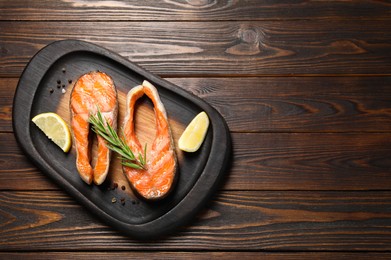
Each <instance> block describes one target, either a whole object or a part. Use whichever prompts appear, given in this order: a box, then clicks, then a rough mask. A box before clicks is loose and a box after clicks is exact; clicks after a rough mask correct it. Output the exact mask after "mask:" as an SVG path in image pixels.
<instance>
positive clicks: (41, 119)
mask: <svg viewBox="0 0 391 260" xmlns="http://www.w3.org/2000/svg"><path fill="white" fill-rule="evenodd" d="M32 121H33V122H34V124H36V125H37V126H38V128H39V129H41V130H42V131H43V132H44V133H45V135H46V136H47V137H48V138H49V139H50V140H52V141H53V142H54V143H55V144H56V145H58V146H59V147H60V148H61V149H62V150H63V151H64V152H68V151H69V150H70V148H71V146H72V138H71V132H70V131H69V127H68V125H67V123H66V122H65V121H64V120H63V119H62V118H61V117H60V116H59V115H57V114H56V113H53V112H48V113H42V114H38V115H36V116H35V117H34V118H33V119H32Z"/></svg>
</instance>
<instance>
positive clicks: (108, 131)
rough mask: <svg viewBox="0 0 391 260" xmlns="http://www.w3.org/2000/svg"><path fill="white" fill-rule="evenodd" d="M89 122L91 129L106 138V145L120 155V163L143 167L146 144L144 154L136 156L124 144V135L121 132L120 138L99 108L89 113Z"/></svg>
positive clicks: (145, 156)
mask: <svg viewBox="0 0 391 260" xmlns="http://www.w3.org/2000/svg"><path fill="white" fill-rule="evenodd" d="M89 122H90V124H91V125H92V131H94V132H95V133H96V134H97V135H100V136H101V137H102V138H103V139H105V140H106V142H107V147H108V148H109V149H110V150H112V151H114V152H116V153H118V154H119V155H121V156H122V165H124V166H127V167H131V168H135V169H145V163H146V160H147V144H145V146H144V154H141V153H139V154H138V157H136V156H135V155H134V153H133V152H132V150H131V149H130V148H129V146H128V145H127V144H126V140H125V135H124V134H123V138H120V137H119V136H118V134H117V132H116V131H115V130H114V129H113V128H112V127H111V125H110V124H109V123H108V122H107V121H106V120H105V119H104V118H103V115H102V113H101V112H100V111H99V110H98V112H97V113H96V115H90V117H89Z"/></svg>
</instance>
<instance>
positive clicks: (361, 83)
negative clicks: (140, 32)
mask: <svg viewBox="0 0 391 260" xmlns="http://www.w3.org/2000/svg"><path fill="white" fill-rule="evenodd" d="M168 80H169V81H171V82H173V83H174V84H176V85H178V86H181V87H183V88H185V89H187V90H189V91H191V92H192V93H194V94H195V95H197V96H199V97H201V98H203V99H204V100H206V101H207V102H209V103H210V104H211V105H212V106H214V107H215V108H216V109H217V110H218V111H219V112H220V113H221V114H222V115H223V117H224V118H225V120H226V121H227V123H228V126H229V128H230V131H232V132H364V131H368V132H373V131H376V132H383V131H390V130H391V88H390V87H389V86H390V85H391V77H255V78H169V79H168Z"/></svg>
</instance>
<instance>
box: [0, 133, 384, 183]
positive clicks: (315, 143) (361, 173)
mask: <svg viewBox="0 0 391 260" xmlns="http://www.w3.org/2000/svg"><path fill="white" fill-rule="evenodd" d="M232 139H233V158H232V160H231V161H232V165H231V167H230V169H229V170H228V171H227V173H226V178H225V180H224V184H223V186H222V187H221V189H223V190H238V189H239V190H385V189H391V176H390V174H389V173H390V169H391V134H367V133H356V134H347V133H345V134H341V133H326V134H310V133H302V134H296V133H280V134H271V133H256V134H252V133H233V134H232ZM0 147H2V150H1V155H2V157H3V158H6V159H5V160H4V162H5V163H4V164H3V167H2V169H1V170H0V189H2V190H36V189H38V190H39V189H56V186H55V185H52V184H51V183H50V182H49V181H48V180H47V178H46V177H45V175H43V174H41V173H40V172H39V171H38V170H37V169H36V168H35V167H34V166H33V165H32V164H31V163H30V162H29V161H28V160H27V158H26V157H24V156H23V155H22V153H21V151H20V150H19V148H18V147H17V145H16V142H15V139H14V136H13V135H12V134H9V133H8V134H0ZM15 158H16V159H15ZM21 180H23V185H21Z"/></svg>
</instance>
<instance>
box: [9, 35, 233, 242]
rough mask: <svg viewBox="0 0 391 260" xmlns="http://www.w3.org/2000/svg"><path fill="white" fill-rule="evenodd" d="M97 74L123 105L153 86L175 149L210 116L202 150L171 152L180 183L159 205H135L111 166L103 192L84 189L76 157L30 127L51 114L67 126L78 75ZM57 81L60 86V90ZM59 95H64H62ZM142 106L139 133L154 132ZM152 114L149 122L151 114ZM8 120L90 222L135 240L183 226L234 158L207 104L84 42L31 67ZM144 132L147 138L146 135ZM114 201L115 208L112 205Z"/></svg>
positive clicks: (57, 47)
mask: <svg viewBox="0 0 391 260" xmlns="http://www.w3.org/2000/svg"><path fill="white" fill-rule="evenodd" d="M94 70H100V71H103V72H105V73H107V74H109V75H110V76H111V77H112V78H113V80H114V83H115V85H116V87H117V90H118V93H119V96H120V97H121V96H125V95H126V94H127V92H128V91H129V90H130V89H131V88H132V87H134V86H136V85H139V84H141V83H142V81H143V80H148V81H150V82H151V83H152V84H153V85H155V87H156V88H157V89H158V92H159V94H160V97H161V99H162V102H163V104H164V105H165V107H166V110H167V114H168V117H169V121H170V125H171V129H172V131H173V133H174V141H175V145H176V143H177V140H178V138H179V135H180V133H181V131H182V130H183V129H184V128H185V127H186V125H187V124H188V123H189V122H190V121H191V119H192V118H194V116H196V115H197V114H198V113H199V112H201V111H205V112H206V113H207V114H208V116H209V119H210V126H209V129H208V133H207V136H206V138H205V141H204V143H203V144H202V146H201V148H200V150H198V151H197V152H195V153H185V152H182V151H180V150H178V149H176V152H177V156H178V168H179V169H178V170H179V178H178V182H177V184H176V186H175V188H174V190H173V191H172V192H171V193H170V195H169V196H167V197H166V198H164V199H163V200H161V201H158V202H149V201H144V200H141V199H139V198H137V197H136V196H135V195H134V194H133V193H132V191H131V189H130V188H129V185H128V183H127V181H126V178H125V177H124V176H123V175H122V174H121V170H120V169H119V168H120V164H117V165H115V163H112V166H111V168H110V172H109V175H108V177H107V180H106V181H105V182H104V183H103V184H102V185H100V186H97V185H87V184H86V183H84V182H83V181H82V180H81V178H80V177H79V174H78V172H77V170H76V165H75V153H74V151H72V152H70V153H67V154H66V153H63V152H62V150H60V149H59V148H58V147H57V146H56V145H55V144H53V143H52V142H51V141H50V140H49V139H48V138H46V136H45V135H44V134H43V133H42V132H41V131H40V130H39V129H38V128H37V127H36V126H35V125H34V124H33V123H32V122H31V119H32V118H33V117H34V116H35V115H37V114H39V113H43V112H50V111H51V112H57V113H58V114H60V115H61V116H63V118H64V120H65V121H66V122H68V124H69V122H70V118H69V117H68V116H67V115H69V107H68V104H69V93H70V92H71V89H72V87H73V84H74V82H75V81H76V80H77V78H78V77H80V76H81V75H82V74H84V73H87V72H89V71H94ZM57 81H61V83H60V86H59V87H57V85H58V83H57ZM63 85H64V86H63ZM62 89H64V90H65V91H66V92H65V93H63V92H62ZM120 102H121V99H120ZM122 102H124V101H123V100H122ZM140 102H141V103H140V107H143V108H144V112H142V111H141V112H139V113H138V119H137V120H139V122H142V123H141V125H144V126H145V125H148V124H151V126H150V127H151V129H152V130H151V131H153V128H154V125H153V124H154V121H153V120H152V121H151V118H150V116H149V118H145V119H144V118H143V115H144V114H148V113H146V112H145V111H147V112H148V111H149V110H150V111H153V107H152V105H151V102H150V101H149V100H148V99H147V98H145V99H143V100H141V101H140ZM121 109H122V110H123V108H121V106H120V114H121V113H122V115H123V114H124V113H125V111H121ZM149 114H150V115H153V112H151V113H149ZM12 116H13V128H14V133H15V136H16V139H17V141H18V143H19V145H20V146H21V147H22V149H23V150H24V152H25V153H26V154H27V156H29V157H30V158H31V160H32V161H33V162H34V163H35V164H36V165H37V166H38V167H39V168H40V170H42V171H43V172H44V173H45V174H46V175H47V176H48V177H50V178H51V179H52V180H53V181H54V182H55V183H57V184H58V185H59V186H60V187H61V188H62V189H64V190H65V191H66V192H68V193H69V194H70V195H71V196H73V197H74V198H75V199H76V200H77V201H79V202H80V203H81V204H83V205H84V206H85V208H86V209H87V210H88V211H89V212H91V213H92V214H93V215H95V216H98V217H100V218H101V219H103V220H104V221H105V222H106V223H108V224H109V225H111V226H113V227H115V228H116V229H118V230H120V231H122V232H124V233H126V234H128V235H130V236H132V237H135V238H143V239H144V238H156V237H157V236H160V235H162V234H167V233H171V232H173V231H174V230H175V229H176V228H177V227H179V226H181V225H184V224H186V223H188V221H190V220H191V219H192V218H193V217H194V215H195V214H196V213H197V212H198V211H199V210H200V209H201V208H202V207H203V206H204V205H205V203H206V202H207V201H208V199H209V198H210V195H211V194H212V193H213V192H214V191H215V190H216V188H217V185H218V183H219V181H220V180H221V178H222V176H223V175H224V174H225V170H226V168H227V162H228V160H229V157H230V153H231V141H230V136H229V131H228V128H227V125H226V123H225V121H224V119H223V118H222V117H221V115H220V114H219V113H218V112H217V111H216V110H215V109H214V108H212V107H211V106H210V105H209V104H207V103H206V102H205V101H203V100H202V99H200V98H198V97H196V96H194V95H193V94H191V93H189V92H187V91H185V90H183V89H182V88H180V87H178V86H176V85H174V84H172V83H170V82H167V81H165V80H163V79H162V78H160V77H158V76H156V75H153V74H152V73H150V72H148V71H146V70H145V69H143V68H141V67H139V66H137V65H136V64H134V63H132V62H130V61H129V60H127V59H125V58H123V57H121V56H119V55H117V54H115V53H113V52H110V51H109V50H107V49H104V48H102V47H99V46H97V45H94V44H91V43H88V42H84V41H78V40H64V41H57V42H54V43H52V44H49V45H48V46H46V47H45V48H43V49H42V50H40V51H39V52H38V53H37V54H36V55H35V56H34V57H33V58H32V59H31V61H30V62H29V64H28V65H27V66H26V68H25V70H24V71H23V74H22V76H21V78H20V80H19V83H18V86H17V89H16V92H15V96H14V103H13V115H12ZM137 120H136V123H137ZM143 120H146V121H144V122H143ZM148 120H149V121H148ZM142 132H148V129H147V128H146V129H144V130H142ZM115 183H117V184H118V187H117V188H116V187H115ZM122 186H124V189H122V188H121V187H122ZM113 198H115V199H116V202H113V201H112V200H113ZM121 200H122V202H124V203H121Z"/></svg>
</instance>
